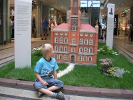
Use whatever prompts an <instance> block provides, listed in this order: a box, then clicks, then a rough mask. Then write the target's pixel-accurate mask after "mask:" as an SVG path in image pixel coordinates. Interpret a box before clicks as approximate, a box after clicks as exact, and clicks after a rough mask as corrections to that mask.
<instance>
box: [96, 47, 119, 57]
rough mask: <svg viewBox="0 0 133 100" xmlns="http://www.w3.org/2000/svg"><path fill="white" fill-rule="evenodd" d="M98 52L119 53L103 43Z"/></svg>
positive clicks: (105, 53) (106, 53)
mask: <svg viewBox="0 0 133 100" xmlns="http://www.w3.org/2000/svg"><path fill="white" fill-rule="evenodd" d="M98 52H99V53H100V54H104V55H112V54H115V55H118V54H117V52H114V51H113V50H112V49H111V48H110V47H109V46H107V45H103V46H102V47H101V48H100V49H99V50H98Z"/></svg>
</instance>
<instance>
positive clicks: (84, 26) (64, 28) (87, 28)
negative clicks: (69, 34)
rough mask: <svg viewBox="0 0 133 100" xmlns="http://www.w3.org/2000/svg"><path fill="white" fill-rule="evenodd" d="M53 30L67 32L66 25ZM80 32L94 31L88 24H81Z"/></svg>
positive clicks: (63, 24)
mask: <svg viewBox="0 0 133 100" xmlns="http://www.w3.org/2000/svg"><path fill="white" fill-rule="evenodd" d="M54 30H68V23H62V24H60V25H58V26H56V27H55V28H54ZM80 30H83V31H96V30H95V28H94V27H92V26H91V25H90V24H81V26H80Z"/></svg>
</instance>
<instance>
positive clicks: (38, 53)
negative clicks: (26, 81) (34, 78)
mask: <svg viewBox="0 0 133 100" xmlns="http://www.w3.org/2000/svg"><path fill="white" fill-rule="evenodd" d="M33 49H34V51H35V53H34V55H35V56H42V52H41V47H38V48H33Z"/></svg>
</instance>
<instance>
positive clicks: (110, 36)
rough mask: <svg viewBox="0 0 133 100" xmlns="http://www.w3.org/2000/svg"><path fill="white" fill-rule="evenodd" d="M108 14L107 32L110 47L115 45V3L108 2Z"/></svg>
mask: <svg viewBox="0 0 133 100" xmlns="http://www.w3.org/2000/svg"><path fill="white" fill-rule="evenodd" d="M107 7H108V14H107V15H108V16H107V32H106V45H107V46H109V47H110V48H112V47H113V33H114V9H115V4H111V3H108V5H107Z"/></svg>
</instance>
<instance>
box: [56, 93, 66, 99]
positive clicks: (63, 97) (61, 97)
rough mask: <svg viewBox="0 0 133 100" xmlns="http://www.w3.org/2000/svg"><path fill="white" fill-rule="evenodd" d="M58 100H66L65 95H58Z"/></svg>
mask: <svg viewBox="0 0 133 100" xmlns="http://www.w3.org/2000/svg"><path fill="white" fill-rule="evenodd" d="M56 98H57V99H60V100H65V96H64V94H63V93H62V92H59V93H57V97H56Z"/></svg>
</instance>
